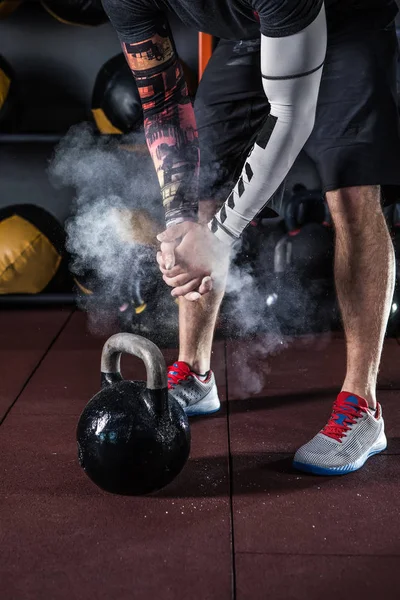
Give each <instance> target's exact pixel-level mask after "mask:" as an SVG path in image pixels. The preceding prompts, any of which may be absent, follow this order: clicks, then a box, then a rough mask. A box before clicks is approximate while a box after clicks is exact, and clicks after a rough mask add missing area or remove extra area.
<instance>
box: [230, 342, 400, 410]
mask: <svg viewBox="0 0 400 600" xmlns="http://www.w3.org/2000/svg"><path fill="white" fill-rule="evenodd" d="M399 359H400V348H399V345H398V343H397V342H396V340H394V339H388V340H386V342H385V347H384V352H383V357H382V363H381V369H380V375H379V388H381V389H400V370H399V368H398V365H399ZM345 360H346V357H345V343H344V340H343V339H342V338H340V337H338V336H336V335H331V334H326V335H320V336H317V337H311V336H304V337H301V338H296V339H291V340H287V339H279V338H277V337H275V336H268V335H266V336H263V337H260V338H257V339H256V340H251V341H246V340H237V341H236V340H235V341H230V342H227V366H228V378H229V399H230V400H235V399H244V398H249V397H252V398H254V397H259V396H261V397H266V396H270V395H272V396H277V395H279V394H287V393H289V392H290V393H291V392H295V393H302V392H304V391H307V392H309V391H310V390H312V391H316V392H320V391H324V392H325V391H327V390H329V391H331V392H333V393H335V394H336V393H337V392H338V391H340V387H341V386H342V383H343V379H344V375H345Z"/></svg>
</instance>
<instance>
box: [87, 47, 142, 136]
mask: <svg viewBox="0 0 400 600" xmlns="http://www.w3.org/2000/svg"><path fill="white" fill-rule="evenodd" d="M92 113H93V117H94V119H95V121H96V125H97V127H98V129H99V131H100V132H101V133H104V134H126V133H130V132H132V131H135V130H137V129H140V128H141V127H142V125H143V110H142V103H141V100H140V96H139V91H138V88H137V85H136V82H135V79H134V77H133V74H132V72H131V70H130V68H129V65H128V64H127V62H126V59H125V56H124V55H123V54H118V55H117V56H114V57H113V58H111V59H110V60H109V61H107V62H106V63H105V64H104V65H103V67H102V68H101V69H100V71H99V73H98V75H97V78H96V82H95V85H94V89H93V96H92Z"/></svg>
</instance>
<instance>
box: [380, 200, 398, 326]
mask: <svg viewBox="0 0 400 600" xmlns="http://www.w3.org/2000/svg"><path fill="white" fill-rule="evenodd" d="M384 213H385V217H386V221H387V224H388V228H389V231H390V234H391V237H392V241H393V246H394V252H395V257H396V285H395V289H394V294H393V299H392V307H391V311H390V314H389V320H388V326H387V330H386V335H387V336H388V337H398V336H399V335H400V203H396V204H391V205H390V206H387V207H386V208H385V210H384Z"/></svg>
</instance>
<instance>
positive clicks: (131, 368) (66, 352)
mask: <svg viewBox="0 0 400 600" xmlns="http://www.w3.org/2000/svg"><path fill="white" fill-rule="evenodd" d="M107 337H108V336H107ZM107 337H104V338H102V337H94V336H93V335H91V334H90V333H89V331H88V329H87V319H86V315H85V314H84V313H81V312H76V313H75V314H74V315H73V317H72V318H71V320H70V322H69V323H68V325H67V326H66V328H65V330H64V331H63V332H62V334H61V335H60V337H59V338H58V339H57V341H56V343H55V344H54V346H53V347H52V348H51V352H49V353H48V355H47V356H46V358H45V360H44V361H43V364H42V365H41V368H40V369H39V370H38V371H37V372H36V373H35V374H34V376H33V377H32V380H31V381H30V385H29V391H28V392H27V393H24V394H22V395H21V397H20V398H19V399H18V402H17V403H16V405H15V406H14V408H13V411H15V412H16V413H20V414H71V415H78V414H80V413H81V411H82V410H83V408H84V406H85V405H86V403H87V402H88V401H89V400H90V398H91V397H92V396H94V394H96V393H97V392H98V391H99V386H100V358H101V350H102V347H103V344H104V342H105V341H106V339H107ZM163 354H164V357H165V361H166V364H167V365H168V364H170V363H172V362H174V361H175V360H176V359H177V351H176V350H174V349H170V348H169V349H167V350H163ZM212 361H213V362H212V367H213V369H214V370H215V375H216V378H217V382H218V387H219V393H220V397H221V400H224V398H225V388H226V381H225V377H226V371H225V347H224V342H221V341H217V342H215V344H214V346H213V358H212ZM121 371H122V373H123V375H124V377H126V378H127V379H145V378H146V372H145V367H144V364H143V362H142V361H140V360H139V359H137V358H135V357H130V356H126V355H124V356H123V357H122V361H121ZM71 382H73V383H72V384H71ZM221 414H225V413H224V412H222V413H221Z"/></svg>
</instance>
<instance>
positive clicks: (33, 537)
mask: <svg viewBox="0 0 400 600" xmlns="http://www.w3.org/2000/svg"><path fill="white" fill-rule="evenodd" d="M103 341H104V340H100V339H95V338H93V337H91V336H90V335H87V334H86V333H85V319H84V316H83V315H79V314H77V315H74V318H73V319H72V320H71V322H70V323H69V324H68V327H66V329H65V330H64V331H63V333H62V335H61V336H60V339H59V340H57V343H56V344H55V345H54V346H53V347H52V348H51V351H50V352H49V354H48V355H47V356H46V358H45V360H44V361H43V362H42V364H41V365H40V367H39V369H38V370H37V372H36V373H35V375H34V377H33V378H32V379H31V381H30V382H29V384H28V385H27V387H26V388H25V390H24V392H23V393H22V395H21V397H20V398H19V399H18V401H17V403H16V405H15V406H14V407H13V409H12V411H11V412H10V414H9V415H8V417H7V419H6V421H5V422H4V423H3V426H2V435H1V438H0V452H1V459H0V470H1V472H2V473H1V480H2V490H3V492H2V493H3V498H2V500H1V502H2V511H1V516H0V519H1V521H2V524H1V525H0V544H1V547H2V548H7V552H6V554H5V556H3V558H2V561H1V562H0V581H1V582H2V584H1V587H2V594H4V597H6V598H10V600H11V599H12V600H39V599H40V600H42V599H43V598H51V599H52V600H64V599H65V600H67V599H68V600H71V599H72V600H74V599H75V598H76V599H79V600H81V598H82V597H91V598H98V599H103V598H104V599H106V598H107V600H108V599H109V598H110V597H114V598H118V599H119V600H125V599H127V600H128V599H129V600H131V599H132V598H138V599H139V598H140V599H143V600H146V599H147V598H154V597H157V598H160V599H162V600H170V599H171V600H172V599H173V600H176V599H177V598H189V597H190V598H191V599H193V600H204V599H210V600H214V599H215V600H217V599H218V600H225V599H228V598H229V599H230V598H231V596H232V589H231V578H232V559H231V519H230V498H229V477H228V437H227V419H226V412H225V407H224V408H223V410H222V411H221V412H220V413H219V414H218V415H217V416H215V417H212V418H209V419H203V420H201V419H197V420H193V421H192V452H191V458H190V460H189V462H188V464H187V465H186V467H185V469H184V471H183V472H182V473H181V474H180V476H179V477H178V478H177V479H176V480H175V481H174V482H173V483H172V484H171V485H170V486H169V487H167V488H165V490H163V491H162V492H160V493H159V494H158V495H155V496H152V497H147V498H123V497H116V496H112V495H109V494H106V493H104V492H102V491H100V490H98V489H97V488H96V487H95V486H94V485H93V484H92V483H91V482H90V481H89V479H88V478H87V477H86V476H85V474H84V472H83V471H82V470H81V469H80V467H79V465H78V461H77V455H76V442H75V429H76V424H77V415H78V413H79V412H80V410H81V409H82V408H83V406H84V405H85V403H86V402H87V401H88V399H89V398H90V396H91V395H92V394H93V393H95V392H96V391H97V390H98V380H99V361H100V350H101V346H102V342H103ZM220 348H221V349H220V350H216V351H215V352H216V354H218V352H222V351H223V345H222V346H220ZM223 356H224V354H223V352H222V354H221V360H223ZM175 358H176V357H175V356H174V357H173V359H175ZM134 362H135V361H133V360H132V361H131V360H130V359H129V357H128V358H127V362H126V368H124V369H123V370H124V373H125V372H126V375H127V376H130V369H132V370H134V371H135V376H137V375H136V373H137V372H138V370H139V368H141V367H140V365H141V363H140V361H138V362H137V366H136V364H135V365H134V364H133V363H134ZM124 367H125V365H124ZM218 369H220V371H221V373H222V372H223V371H224V363H222V364H218ZM218 369H217V370H218ZM224 381H225V380H224ZM22 540H23V542H22ZM3 554H4V553H3Z"/></svg>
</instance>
